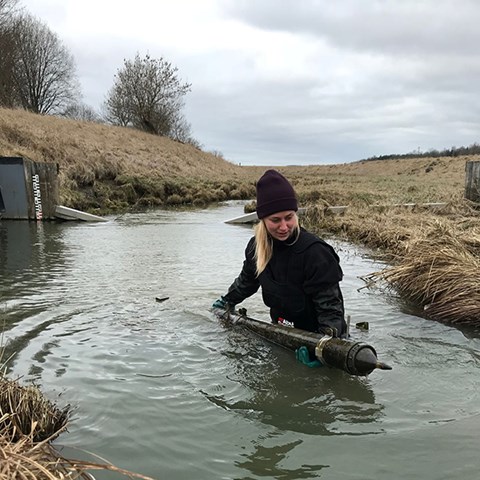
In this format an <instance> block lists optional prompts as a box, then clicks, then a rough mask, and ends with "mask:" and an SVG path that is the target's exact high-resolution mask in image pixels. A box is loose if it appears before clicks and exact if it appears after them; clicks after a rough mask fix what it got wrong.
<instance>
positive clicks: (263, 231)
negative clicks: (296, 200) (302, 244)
mask: <svg viewBox="0 0 480 480" xmlns="http://www.w3.org/2000/svg"><path fill="white" fill-rule="evenodd" d="M295 218H296V219H297V224H296V225H295V229H294V231H295V232H296V237H295V240H294V243H295V242H296V241H297V240H298V236H299V234H300V225H299V224H298V217H297V215H295ZM254 232H255V255H254V258H255V262H256V267H257V268H256V275H257V277H258V276H259V275H260V274H261V273H262V272H263V271H264V270H265V268H266V266H267V265H268V262H269V261H270V259H271V258H272V255H273V239H272V237H271V235H270V234H269V233H268V230H267V226H266V225H265V222H264V220H263V219H262V220H260V222H258V223H257V224H256V225H255V229H254Z"/></svg>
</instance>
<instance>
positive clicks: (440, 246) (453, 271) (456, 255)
mask: <svg viewBox="0 0 480 480" xmlns="http://www.w3.org/2000/svg"><path fill="white" fill-rule="evenodd" d="M369 279H370V280H374V281H375V282H378V281H379V280H383V281H385V282H386V283H387V285H388V286H389V287H391V288H393V289H395V291H397V292H398V293H400V294H401V295H402V296H403V297H404V298H406V299H408V300H410V301H412V302H414V303H415V304H416V305H419V306H421V307H423V309H424V311H425V315H426V316H427V317H428V318H431V319H434V320H438V321H442V322H445V323H451V324H458V325H470V326H474V327H478V326H480V232H479V231H478V230H476V231H472V230H468V231H462V229H461V227H459V226H458V225H456V226H455V225H452V224H448V223H446V222H442V221H438V220H437V221H435V222H434V223H433V224H431V225H428V227H427V228H425V229H424V230H423V231H422V232H417V234H416V236H415V238H412V239H410V240H409V242H408V244H407V245H405V253H404V254H403V255H401V256H399V257H398V258H397V260H396V262H395V263H394V265H393V266H390V267H387V268H386V269H384V270H383V271H380V272H375V273H373V274H372V275H370V276H369Z"/></svg>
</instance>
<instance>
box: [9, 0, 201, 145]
mask: <svg viewBox="0 0 480 480" xmlns="http://www.w3.org/2000/svg"><path fill="white" fill-rule="evenodd" d="M190 89H191V84H189V83H186V82H182V81H181V80H180V78H179V76H178V69H177V68H176V67H174V66H173V65H172V64H171V63H170V62H168V61H166V60H165V59H164V58H162V57H161V58H152V57H150V56H149V55H148V54H147V55H145V56H141V55H140V54H139V53H137V54H136V56H135V58H134V59H125V60H124V63H123V66H122V67H121V68H119V69H118V70H117V73H116V75H115V76H114V79H113V85H112V87H111V88H110V90H109V91H108V92H107V93H106V96H105V102H104V104H103V105H102V112H101V113H99V112H97V111H95V110H94V109H93V108H91V107H90V106H88V105H86V104H85V103H84V102H83V100H82V93H81V86H80V83H79V81H78V76H77V71H76V65H75V59H74V57H73V55H72V54H71V53H70V51H69V49H68V48H67V47H66V45H65V44H64V43H63V42H62V40H61V39H60V38H59V36H58V35H57V34H56V33H55V32H53V31H52V30H51V29H50V28H49V27H48V26H47V25H46V24H45V23H44V22H42V21H41V20H39V19H38V18H36V17H34V16H33V15H31V14H30V13H28V12H26V11H25V10H24V9H23V8H21V6H20V5H19V0H0V106H2V107H6V108H23V109H25V110H29V111H31V112H33V113H37V114H43V115H62V116H66V117H69V118H74V119H77V120H89V121H97V122H101V123H110V124H112V125H121V126H124V127H132V128H136V129H139V130H143V131H146V132H149V133H152V134H155V135H162V136H167V137H170V138H172V139H174V140H177V141H181V142H183V143H190V144H193V145H195V146H197V147H199V144H198V142H197V141H196V140H195V139H194V138H193V136H192V133H191V125H190V124H189V123H188V121H187V120H186V118H185V116H184V114H183V108H184V97H185V95H186V94H187V93H188V92H189V91H190Z"/></svg>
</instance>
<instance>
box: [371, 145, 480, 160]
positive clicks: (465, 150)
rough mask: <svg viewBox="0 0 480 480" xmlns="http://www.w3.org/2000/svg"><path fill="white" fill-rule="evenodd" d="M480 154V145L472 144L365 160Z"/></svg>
mask: <svg viewBox="0 0 480 480" xmlns="http://www.w3.org/2000/svg"><path fill="white" fill-rule="evenodd" d="M478 154H480V144H478V143H472V144H471V145H469V146H468V147H451V148H445V149H443V150H437V149H435V148H432V149H430V150H426V151H425V152H423V151H421V150H420V149H417V150H415V151H413V152H409V153H392V154H388V155H377V156H373V157H368V158H365V159H364V160H365V161H369V160H396V159H400V158H430V157H434V158H438V157H460V156H462V155H478Z"/></svg>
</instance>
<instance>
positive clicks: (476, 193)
mask: <svg viewBox="0 0 480 480" xmlns="http://www.w3.org/2000/svg"><path fill="white" fill-rule="evenodd" d="M465 198H466V199H467V200H471V201H472V202H475V203H480V162H473V161H469V162H467V163H466V164H465Z"/></svg>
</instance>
